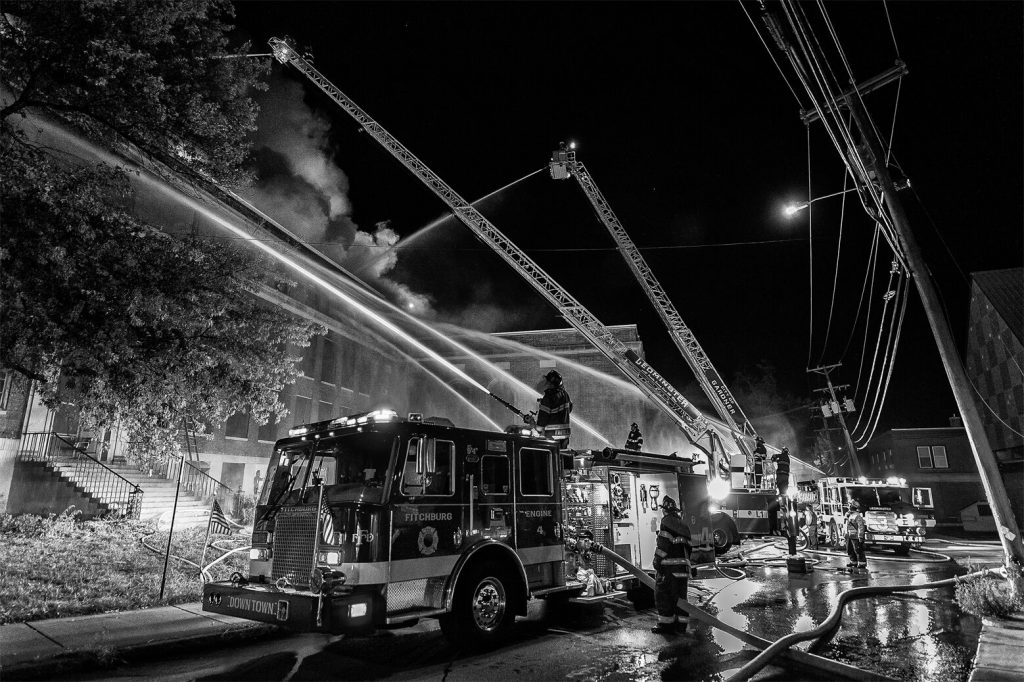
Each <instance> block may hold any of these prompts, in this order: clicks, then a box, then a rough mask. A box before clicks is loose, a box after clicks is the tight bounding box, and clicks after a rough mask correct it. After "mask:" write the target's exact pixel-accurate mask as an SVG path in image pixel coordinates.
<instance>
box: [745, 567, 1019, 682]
mask: <svg viewBox="0 0 1024 682" xmlns="http://www.w3.org/2000/svg"><path fill="white" fill-rule="evenodd" d="M986 575H1000V576H1002V577H1004V578H1005V577H1006V573H1005V570H1004V569H1002V568H996V569H992V568H987V569H985V570H983V571H977V572H975V573H968V574H967V575H964V576H958V577H954V578H946V579H945V580H936V581H935V582H930V583H921V584H920V585H890V586H887V587H880V586H879V587H874V586H872V587H854V588H852V589H849V590H846V591H845V592H841V593H839V601H838V603H837V604H836V605H835V607H834V608H833V609H832V612H831V613H829V615H828V618H826V619H825V620H824V621H822V623H821V624H820V625H819V626H818V627H816V628H813V629H811V630H807V631H806V632H794V633H792V634H789V635H786V636H785V637H782V638H781V639H779V640H776V641H775V642H774V643H773V644H772V645H771V646H769V647H768V648H767V649H765V650H764V651H762V652H761V653H759V654H758V655H757V656H755V657H754V659H753V660H751V661H750V662H749V663H747V664H746V665H744V666H743V667H742V668H740V669H739V670H738V671H736V674H734V675H733V676H732V677H730V678H729V679H728V680H727V682H742V681H743V680H748V679H750V678H751V677H753V676H754V675H755V674H756V673H757V672H758V671H759V670H761V669H762V668H764V667H765V666H766V665H768V664H769V663H770V662H771V661H772V659H774V658H775V657H776V656H778V655H780V654H782V653H783V652H785V651H786V650H787V649H788V648H789V647H790V646H792V645H793V644H796V643H797V642H805V641H807V640H811V639H819V638H820V639H819V642H820V643H823V642H826V641H828V639H831V636H832V635H833V634H834V633H835V632H836V630H837V629H838V628H839V625H840V621H841V620H842V614H843V607H844V606H845V605H846V604H847V602H850V601H852V600H854V599H862V598H864V597H870V596H874V595H880V594H892V593H894V592H915V591H917V590H933V589H936V588H940V587H949V586H951V585H955V584H956V583H958V582H962V581H964V580H968V579H973V578H980V577H982V576H986Z"/></svg>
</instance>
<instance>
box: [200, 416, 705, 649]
mask: <svg viewBox="0 0 1024 682" xmlns="http://www.w3.org/2000/svg"><path fill="white" fill-rule="evenodd" d="M509 431H510V432H508V433H501V432H487V431H478V430H470V429H461V428H456V427H455V426H454V425H453V424H452V423H451V422H450V421H448V420H447V419H439V418H430V419H423V418H422V417H421V416H420V415H417V414H411V415H410V416H409V418H404V419H403V418H400V417H399V416H398V415H397V414H396V413H395V412H393V411H390V410H378V411H375V412H371V413H366V414H359V415H353V416H348V417H339V418H337V419H333V420H330V421H324V422H319V423H315V424H309V425H305V426H300V427H297V428H294V429H292V430H291V431H290V432H289V434H290V435H289V437H288V438H286V439H283V440H281V441H278V442H277V443H276V444H275V446H274V450H273V453H272V456H271V461H270V463H269V467H268V470H267V476H266V479H265V483H264V486H263V490H262V492H261V494H260V496H259V499H258V504H257V508H256V517H255V523H254V527H253V536H252V549H251V550H250V563H249V571H248V575H241V574H235V575H234V576H233V577H232V580H230V581H222V582H214V583H208V584H206V585H205V586H204V589H203V609H204V610H205V611H210V612H214V613H222V614H229V615H233V616H239V617H243V618H249V619H252V620H259V621H264V622H270V623H275V624H277V625H280V626H282V627H285V628H288V629H292V630H297V631H310V630H317V631H327V632H337V633H340V632H359V631H366V630H370V629H373V628H374V627H377V626H385V625H386V626H395V625H401V624H412V623H415V622H416V621H417V620H418V619H419V618H423V617H437V618H439V619H440V621H441V626H442V630H443V631H444V633H445V635H446V636H447V637H449V638H450V639H453V640H456V641H460V642H463V643H467V642H468V643H473V644H476V645H481V644H483V645H486V644H490V643H494V642H497V641H499V640H500V639H501V638H502V637H503V635H504V634H505V633H506V632H507V631H508V629H509V628H510V627H511V625H512V623H513V622H514V620H515V616H516V615H525V613H526V609H527V601H528V600H529V599H531V598H546V597H551V596H555V595H564V596H565V597H567V598H568V597H573V596H576V595H584V596H582V597H581V598H584V599H585V598H588V597H587V596H586V595H587V594H588V593H587V592H586V590H588V585H587V584H586V583H584V582H583V581H582V580H581V578H583V577H585V576H587V577H589V579H590V586H589V589H590V590H591V592H594V591H597V592H600V591H604V590H605V589H607V590H610V591H614V590H615V589H616V588H617V587H622V583H624V582H625V581H626V577H627V576H628V574H626V573H625V571H623V570H622V569H621V568H618V567H616V566H615V565H614V564H612V563H611V562H606V561H605V560H604V558H603V557H593V558H592V557H589V556H587V555H586V552H585V549H586V543H581V544H580V543H575V542H574V543H571V544H573V545H576V546H578V547H580V548H581V549H580V550H577V551H575V552H574V551H570V550H569V549H568V548H567V547H566V546H565V544H563V536H566V537H570V536H573V537H574V539H575V538H577V537H588V538H590V539H592V540H593V541H595V542H600V543H602V544H605V545H607V546H609V547H610V548H612V549H614V550H616V551H617V552H619V553H621V554H624V556H626V557H627V558H629V559H630V560H631V561H632V562H633V563H634V564H635V565H637V566H640V567H642V568H645V569H649V568H650V564H651V560H652V558H653V554H654V546H655V536H656V534H657V529H658V526H657V522H656V520H655V519H656V518H657V516H656V515H655V511H656V510H657V506H656V503H657V499H658V497H659V496H664V495H671V496H673V497H675V498H676V499H677V500H681V501H682V506H683V507H684V518H686V519H687V520H688V522H689V523H690V527H691V532H692V534H693V536H694V537H695V544H698V543H700V542H703V543H704V544H705V545H706V547H704V550H705V551H703V553H701V552H700V551H698V552H695V556H694V559H695V560H698V561H700V560H704V561H709V560H713V552H712V551H711V546H710V541H711V540H710V538H711V534H710V521H709V514H708V504H707V487H706V478H705V477H704V476H703V475H699V474H693V473H692V463H691V462H690V461H689V460H684V459H678V458H674V457H667V456H662V455H655V454H647V453H638V452H633V451H619V450H611V449H608V450H605V451H602V452H592V451H559V448H558V444H557V443H556V442H555V441H553V440H547V439H544V438H540V437H537V436H536V435H534V434H532V433H531V431H530V430H520V429H514V430H513V429H510V430H509ZM658 516H660V515H658ZM585 531H589V535H588V534H587V533H586V532H585ZM581 552H582V554H581ZM581 567H584V568H587V569H589V570H590V571H592V573H588V572H587V571H584V573H583V574H581V573H580V572H579V571H580V568H581ZM595 581H600V582H601V585H600V586H599V588H598V590H593V587H594V582H595Z"/></svg>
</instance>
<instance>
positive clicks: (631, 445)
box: [626, 422, 644, 450]
mask: <svg viewBox="0 0 1024 682" xmlns="http://www.w3.org/2000/svg"><path fill="white" fill-rule="evenodd" d="M643 447H644V437H643V436H642V435H641V434H640V426H639V425H637V423H636V422H633V423H632V424H630V426H629V435H628V436H626V449H627V450H642V449H643Z"/></svg>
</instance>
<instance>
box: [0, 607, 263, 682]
mask: <svg viewBox="0 0 1024 682" xmlns="http://www.w3.org/2000/svg"><path fill="white" fill-rule="evenodd" d="M276 629H277V628H276V627H275V626H273V625H267V624H264V623H256V622H253V621H250V620H245V619H242V618H234V617H232V616H222V615H219V614H215V613H204V612H203V611H202V609H201V607H200V604H199V603H194V604H179V605H177V606H162V607H159V608H155V609H144V610H141V611H122V612H119V613H102V614H97V615H92V616H76V617H72V618H53V619H50V620H39V621H33V622H30V623H11V624H9V625H2V626H0V674H2V676H3V678H4V679H11V678H14V677H43V676H45V675H46V674H47V673H48V672H50V671H56V670H60V669H67V668H70V667H73V666H82V665H102V664H104V663H108V664H109V663H111V662H114V661H117V660H119V659H125V658H129V657H131V656H134V655H138V654H140V653H143V652H146V651H150V650H153V649H156V648H160V649H161V650H166V649H169V648H174V647H176V646H182V645H185V644H188V645H189V648H190V649H195V648H196V647H197V646H202V645H203V643H204V640H205V642H206V643H208V644H214V643H217V642H220V641H223V640H224V639H232V638H248V637H257V636H260V635H264V634H267V633H270V632H273V631H275V630H276Z"/></svg>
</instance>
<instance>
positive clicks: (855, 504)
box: [850, 500, 860, 511]
mask: <svg viewBox="0 0 1024 682" xmlns="http://www.w3.org/2000/svg"><path fill="white" fill-rule="evenodd" d="M850 511H860V502H858V501H857V500H850Z"/></svg>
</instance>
